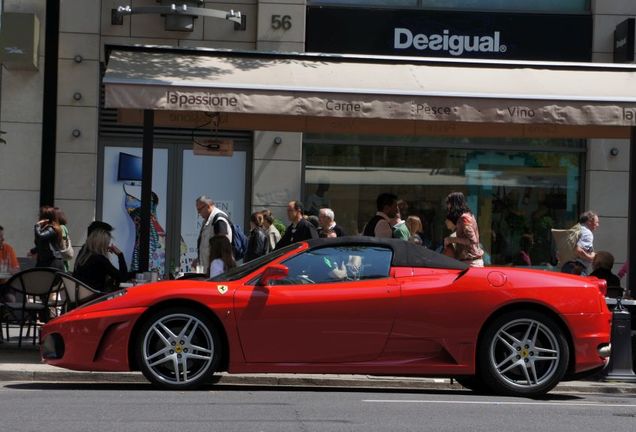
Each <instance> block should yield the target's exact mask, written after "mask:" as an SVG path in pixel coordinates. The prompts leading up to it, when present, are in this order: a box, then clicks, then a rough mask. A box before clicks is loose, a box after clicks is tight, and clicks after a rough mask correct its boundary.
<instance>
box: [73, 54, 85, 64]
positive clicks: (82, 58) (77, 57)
mask: <svg viewBox="0 0 636 432" xmlns="http://www.w3.org/2000/svg"><path fill="white" fill-rule="evenodd" d="M73 61H74V62H75V63H81V62H82V61H84V57H82V56H81V55H79V54H78V55H76V56H75V57H73Z"/></svg>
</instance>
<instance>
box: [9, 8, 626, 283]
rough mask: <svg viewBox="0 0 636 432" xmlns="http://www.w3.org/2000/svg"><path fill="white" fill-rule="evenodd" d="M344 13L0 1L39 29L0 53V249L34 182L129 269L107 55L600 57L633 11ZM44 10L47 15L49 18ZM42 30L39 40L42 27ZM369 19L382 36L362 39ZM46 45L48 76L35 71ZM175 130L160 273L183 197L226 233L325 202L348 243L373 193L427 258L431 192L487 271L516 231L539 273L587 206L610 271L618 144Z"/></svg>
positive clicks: (125, 158)
mask: <svg viewBox="0 0 636 432" xmlns="http://www.w3.org/2000/svg"><path fill="white" fill-rule="evenodd" d="M307 3H308V4H307ZM344 3H345V2H338V5H337V6H336V5H334V4H329V3H328V2H322V1H314V2H305V1H300V0H277V1H249V0H244V1H239V2H232V3H223V2H210V1H206V2H205V3H204V5H202V6H201V7H203V6H204V7H206V8H208V9H215V10H224V11H228V10H230V9H234V10H238V11H240V12H241V13H242V14H243V15H244V16H245V17H246V18H245V20H244V26H240V25H238V26H237V25H235V24H234V23H232V22H229V21H227V20H223V19H218V18H208V17H202V16H201V17H198V18H196V19H195V20H194V22H193V28H192V31H191V32H190V31H188V32H183V31H174V30H166V26H167V25H168V24H167V23H166V21H165V18H164V17H162V16H160V15H158V14H133V15H130V16H128V15H127V16H123V17H121V19H119V20H118V19H115V18H114V17H113V10H115V9H117V7H119V6H130V7H131V8H132V9H133V10H134V9H135V8H140V7H149V6H157V5H158V2H156V1H154V0H145V1H143V0H139V1H136V0H132V1H131V0H129V1H124V0H102V1H97V0H89V1H86V0H83V1H81V0H60V1H57V2H51V1H49V2H45V1H43V0H40V1H36V0H33V1H30V0H28V1H15V0H14V1H6V0H5V1H4V19H3V20H2V21H3V23H2V25H3V26H4V27H5V28H6V22H7V19H12V18H13V19H15V18H16V17H18V16H19V17H21V18H23V17H24V15H26V16H27V18H28V17H29V16H33V17H35V18H36V19H35V20H33V22H34V23H35V24H34V29H37V36H38V39H37V41H34V44H33V46H34V47H35V48H34V49H35V52H36V56H35V60H34V61H32V62H31V63H33V65H31V63H29V66H28V67H27V66H25V65H24V64H22V65H18V66H15V65H12V64H11V62H9V61H7V59H6V55H5V57H3V61H4V62H5V65H4V67H3V68H2V89H1V93H0V107H1V111H0V129H1V130H3V131H6V132H7V133H6V135H4V136H3V137H4V139H5V140H6V141H7V144H6V145H2V144H0V170H1V174H0V179H2V180H1V181H0V203H2V204H1V205H0V225H2V226H4V227H5V236H6V237H7V239H8V241H9V242H10V243H12V244H13V245H14V246H15V247H16V250H17V251H18V254H19V255H25V254H26V251H27V250H28V249H29V248H30V247H31V245H32V225H33V223H34V222H35V220H36V218H37V208H38V207H39V205H40V203H41V201H42V196H43V195H46V190H47V188H50V189H51V191H52V192H51V193H50V194H49V195H52V197H49V199H48V200H49V201H50V202H52V200H51V199H50V198H52V199H53V200H54V202H55V205H57V206H59V207H61V208H63V209H64V210H65V211H66V213H67V215H68V216H69V225H70V230H71V236H72V238H73V240H74V243H75V244H76V245H80V244H82V243H83V240H84V235H85V234H84V231H85V227H86V226H87V225H88V223H89V222H90V221H91V220H93V219H95V218H98V219H104V220H107V221H110V222H113V223H114V224H115V225H116V227H117V229H116V234H115V236H116V238H119V239H120V240H121V241H122V242H124V241H125V242H126V246H125V247H124V249H125V251H126V253H127V257H128V260H129V263H130V262H132V261H133V260H134V253H135V252H134V248H135V245H134V238H135V235H134V229H135V224H134V218H135V210H136V209H137V208H138V198H139V194H138V189H139V183H138V180H139V178H138V173H137V172H136V170H135V167H136V166H137V164H138V163H139V159H138V158H139V156H140V154H141V153H140V151H141V150H140V148H141V130H140V126H139V125H138V124H135V122H134V121H133V122H125V121H122V119H121V118H118V117H117V114H116V113H114V112H112V111H109V110H105V109H102V108H101V106H102V105H101V104H102V92H101V76H102V73H103V70H104V64H105V60H106V58H105V56H106V54H107V51H106V50H105V47H106V46H108V45H132V44H140V45H156V46H169V47H177V48H184V49H187V48H222V49H236V50H258V51H286V52H287V51H291V52H303V51H319V52H348V53H359V54H391V55H410V56H446V57H451V58H475V57H477V58H491V59H506V60H511V59H512V60H514V59H522V60H551V61H557V60H564V61H581V62H586V61H594V62H611V61H613V52H614V39H613V35H614V30H615V28H616V26H617V25H618V24H619V23H620V22H622V21H624V20H625V19H626V18H627V17H630V16H634V15H636V5H634V4H632V3H633V2H627V1H618V0H612V1H608V0H605V1H592V2H591V4H590V3H589V2H588V1H585V0H571V1H567V2H558V3H559V4H558V8H559V9H556V10H555V9H553V7H554V6H552V3H553V2H547V1H546V2H541V1H518V2H514V3H511V2H509V1H508V2H502V1H496V0H485V1H482V2H462V1H461V0H458V1H455V2H435V1H426V0H412V1H367V0H357V1H350V2H346V3H347V4H346V5H345V4H344ZM57 4H59V19H57V20H51V10H52V8H54V7H55V5H57ZM475 4H478V8H477V9H474V6H473V5H475ZM47 5H48V6H47ZM52 5H53V6H52ZM47 7H48V11H47ZM551 8H552V9H551ZM16 14H18V15H16ZM47 18H48V19H47ZM427 20H428V21H427ZM29 22H30V21H29ZM423 22H424V23H427V25H423V24H422V23H423ZM431 23H435V25H437V27H435V28H433V29H431V27H432V26H433V24H431ZM55 25H57V27H58V28H57V31H56V32H53V33H52V32H51V31H50V30H51V27H49V28H48V30H49V31H47V26H55ZM381 25H385V26H386V28H387V30H386V31H387V32H388V33H382V32H381V31H379V30H378V28H379V27H381ZM418 26H419V27H418ZM573 29H576V31H574V30H573ZM369 30H372V32H370V31H369ZM470 31H474V33H470ZM52 34H53V35H56V36H57V50H56V52H57V58H56V59H55V62H54V63H53V64H57V77H56V79H55V80H53V81H54V82H53V83H52V79H51V76H52V75H51V74H50V73H47V70H46V68H45V65H47V62H46V59H47V58H49V59H50V58H51V48H50V47H51V46H52V45H53V44H54V42H55V41H54V39H55V37H54V36H51V35H52ZM380 34H382V35H383V36H382V37H380ZM459 35H461V36H466V37H465V38H461V39H460V38H457V37H455V36H459ZM47 46H48V47H49V48H47ZM6 47H7V45H6V43H5V45H4V46H3V48H5V50H6ZM47 49H48V50H49V51H48V52H47ZM51 86H53V88H54V90H55V92H56V93H57V95H54V96H55V97H54V99H53V102H51V95H52V93H54V92H52V91H51ZM52 104H53V105H52ZM53 106H54V107H55V109H54V112H53V111H51V110H52V109H53V108H52V107H53ZM52 113H53V114H54V115H51V114H52ZM173 120H174V119H173ZM178 120H179V119H176V120H175V121H174V122H173V123H170V121H166V122H165V123H163V124H160V125H158V129H157V131H156V145H155V147H156V150H155V153H154V169H153V171H154V177H153V192H155V193H156V196H157V199H158V200H157V203H156V206H155V207H156V208H155V212H154V214H155V216H156V218H155V219H156V220H155V223H154V226H155V228H154V233H155V235H156V241H157V247H158V250H159V252H158V253H157V254H156V256H155V257H154V259H155V260H156V264H157V265H160V264H159V263H163V264H162V265H163V269H162V270H164V271H167V270H171V269H173V268H175V267H179V266H184V265H187V264H188V263H189V258H191V257H192V254H193V248H194V247H195V246H194V244H195V243H193V242H195V240H196V234H197V219H196V212H195V208H194V198H196V196H199V195H203V194H205V195H210V196H211V197H212V198H213V199H215V200H217V201H218V203H219V205H220V206H221V207H223V208H224V209H226V210H228V211H229V212H230V213H232V218H233V219H234V220H235V221H236V222H239V223H241V225H243V224H245V221H246V220H247V216H248V215H249V213H251V211H255V210H259V209H261V208H265V207H266V208H271V209H272V210H273V211H274V213H275V214H276V215H277V216H278V217H280V218H281V219H283V220H284V219H285V206H286V204H287V202H288V201H289V200H292V199H297V198H302V199H303V200H305V201H306V202H307V204H308V206H309V207H310V208H311V207H312V206H314V207H319V206H320V205H324V204H328V205H330V206H331V207H332V208H334V210H335V211H336V217H337V220H338V222H339V223H341V224H342V225H344V226H345V227H346V228H347V230H348V231H349V232H351V233H353V232H356V231H361V229H362V225H363V224H364V222H365V221H366V219H368V217H369V216H370V214H372V213H373V211H374V199H375V196H376V195H377V193H379V192H384V191H390V192H394V193H396V194H398V195H399V196H400V197H402V198H403V199H405V200H406V201H407V202H408V205H409V210H408V212H409V214H412V215H418V216H420V218H422V219H423V220H424V222H425V226H426V228H425V230H426V233H427V235H428V237H429V239H430V243H431V246H433V247H434V246H435V245H436V244H437V243H439V241H440V239H441V238H442V236H443V235H444V231H443V229H444V228H443V222H444V221H443V217H442V216H443V214H442V213H443V208H442V200H443V197H444V196H445V195H446V194H447V193H448V192H450V191H452V190H462V191H464V192H465V193H466V194H467V195H468V196H470V197H471V206H472V207H473V210H474V211H475V212H476V214H477V215H478V217H479V222H480V227H481V229H482V240H483V243H484V245H485V246H486V249H487V250H489V251H490V253H491V255H492V261H493V263H497V264H509V263H512V262H513V261H514V258H515V255H516V254H517V252H518V250H519V248H520V245H521V242H522V240H521V237H522V236H523V234H524V233H527V232H530V233H531V234H532V235H533V241H534V243H535V246H534V249H535V251H537V252H535V253H534V254H533V256H534V258H535V259H534V261H535V263H536V264H537V265H540V264H543V263H544V262H546V261H548V260H549V256H548V255H549V250H547V249H546V248H548V247H549V245H547V244H546V242H549V235H548V234H547V233H549V228H550V227H561V228H562V227H564V226H566V225H568V224H571V223H572V222H573V220H574V219H575V217H576V215H577V214H578V213H579V212H580V211H582V210H584V209H588V208H591V209H595V210H597V211H598V213H599V214H600V216H601V228H600V229H599V231H598V232H597V238H596V248H597V250H609V251H611V252H612V253H613V254H614V255H615V257H616V260H617V265H620V263H622V262H623V261H624V260H625V259H626V255H627V244H626V234H625V233H626V231H627V185H628V176H629V150H630V149H629V141H628V140H620V139H616V140H600V139H588V140H586V139H565V138H554V139H541V140H537V139H519V138H516V139H507V138H488V137H484V136H479V135H475V136H459V137H458V136H446V137H443V136H441V135H444V134H440V133H436V132H439V131H434V130H433V131H431V136H430V137H424V138H421V139H410V138H409V139H406V138H404V137H399V136H394V135H391V134H389V133H387V134H386V135H384V136H378V135H375V136H370V135H359V136H350V135H347V136H341V135H336V134H301V133H295V132H276V131H267V130H255V131H251V132H248V133H245V132H238V131H227V130H215V128H214V119H210V122H205V123H201V124H200V125H198V126H197V127H189V128H182V127H176V126H178ZM52 131H54V134H53V135H51V134H52ZM446 135H452V134H446ZM209 139H213V140H226V141H230V142H231V143H232V148H233V152H232V155H231V156H221V157H214V156H201V155H198V154H197V148H198V147H197V145H201V144H205V142H206V140H209ZM51 167H54V170H53V171H52V172H51ZM48 179H51V180H52V184H49V183H47V181H48ZM608 191H611V193H608ZM161 250H163V254H162V253H161ZM540 251H543V252H542V253H543V255H542V253H541V252H540ZM151 259H152V258H151Z"/></svg>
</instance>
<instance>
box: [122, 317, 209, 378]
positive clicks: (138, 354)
mask: <svg viewBox="0 0 636 432" xmlns="http://www.w3.org/2000/svg"><path fill="white" fill-rule="evenodd" d="M134 350H135V358H136V360H137V364H138V365H139V368H140V369H141V372H142V373H143V374H144V376H145V377H146V379H147V380H148V381H150V382H151V383H152V384H153V385H155V386H156V387H159V388H162V389H168V390H193V389H196V388H199V387H201V386H202V385H204V384H206V383H208V382H210V381H211V378H212V375H213V374H214V372H215V371H216V369H217V366H218V364H219V359H220V358H221V354H222V353H221V350H222V345H221V339H220V337H219V335H218V330H217V328H216V327H215V325H214V323H213V322H212V320H211V319H210V318H209V317H208V316H206V315H205V314H204V313H202V312H200V311H198V310H196V309H191V308H187V307H174V308H168V309H162V310H159V311H157V312H155V313H153V314H152V315H150V316H149V317H148V318H147V319H146V320H145V321H144V323H143V324H142V325H141V327H140V329H139V333H138V336H137V340H136V341H135V345H134ZM175 370H176V372H175Z"/></svg>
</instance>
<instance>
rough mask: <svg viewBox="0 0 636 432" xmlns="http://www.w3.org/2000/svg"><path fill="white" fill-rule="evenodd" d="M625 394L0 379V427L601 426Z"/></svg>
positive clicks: (627, 403) (620, 415) (618, 413)
mask: <svg viewBox="0 0 636 432" xmlns="http://www.w3.org/2000/svg"><path fill="white" fill-rule="evenodd" d="M634 424H636V400H635V399H634V398H633V396H629V395H607V394H606V395H603V394H593V395H592V394H576V393H567V394H566V393H551V394H549V396H548V397H546V398H542V399H523V398H503V397H485V396H478V395H475V394H472V393H470V392H468V391H462V390H459V391H421V390H419V391H417V390H416V391H413V390H410V391H397V390H391V391H352V390H347V389H315V388H289V387H271V386H259V387H246V386H218V385H217V386H210V387H208V388H206V389H204V390H200V391H192V392H165V391H157V390H153V389H152V388H151V387H150V386H149V385H145V384H98V383H81V384H77V383H75V384H74V383H34V382H5V383H0V431H2V432H4V431H21V432H22V431H34V432H42V431H47V432H58V431H59V432H74V431H82V432H85V431H88V430H90V431H152V432H162V431H171V432H173V431H180V432H188V431H197V432H199V431H223V432H233V431H236V432H239V431H240V432H246V431H255V432H260V431H263V432H265V431H271V432H286V431H301V432H309V431H321V432H322V431H327V432H328V431H360V432H362V431H364V432H371V431H429V430H430V431H460V430H461V431H467V430H469V431H488V432H490V431H498V430H506V431H520V432H521V431H523V432H527V431H528V430H538V431H548V430H550V431H576V432H584V431H594V432H598V431H603V430H626V431H627V430H634Z"/></svg>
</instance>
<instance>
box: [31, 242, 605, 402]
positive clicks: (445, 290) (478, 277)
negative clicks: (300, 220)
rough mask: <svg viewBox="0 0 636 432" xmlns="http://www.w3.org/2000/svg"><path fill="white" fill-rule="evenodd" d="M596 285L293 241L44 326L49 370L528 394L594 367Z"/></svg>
mask: <svg viewBox="0 0 636 432" xmlns="http://www.w3.org/2000/svg"><path fill="white" fill-rule="evenodd" d="M605 289H606V285H605V281H600V280H598V279H595V278H582V277H578V276H571V275H565V274H560V273H552V272H547V271H539V270H523V269H520V268H511V267H502V268H498V267H486V268H470V267H468V266H467V265H466V264H464V263H462V262H459V261H456V260H454V259H451V258H447V257H445V256H443V255H440V254H437V253H435V252H432V251H430V250H428V249H426V248H424V247H422V246H418V245H415V244H412V243H408V242H405V241H401V240H381V239H374V238H368V237H343V238H340V239H319V240H311V241H308V242H301V243H297V244H294V245H291V246H288V247H286V248H283V249H280V250H277V251H275V252H273V253H271V254H269V255H266V256H264V257H261V258H259V259H256V260H254V261H251V262H248V263H247V264H244V265H242V266H240V267H237V268H235V269H232V270H231V271H228V272H226V273H224V274H222V275H220V276H217V277H216V278H213V279H211V280H193V279H190V280H176V281H164V282H158V283H151V284H147V285H139V286H136V287H134V288H130V289H126V290H121V291H118V292H114V293H111V294H109V295H106V296H104V297H101V298H99V299H97V300H95V301H93V302H91V303H89V304H86V305H83V306H81V307H79V308H77V309H74V310H72V311H70V312H68V313H66V314H64V315H62V316H60V317H59V318H56V319H54V320H52V321H50V322H49V323H48V324H46V325H45V326H44V328H43V331H42V335H41V340H42V342H41V354H42V358H43V359H44V361H45V362H46V363H48V364H51V365H55V366H60V367H64V368H68V369H76V370H91V371H131V370H141V371H142V372H143V374H144V375H145V376H146V378H147V379H148V380H149V381H151V382H152V383H153V384H155V385H157V386H159V387H162V388H168V389H191V388H196V387H198V386H200V385H202V384H205V383H206V382H210V380H211V376H212V375H213V374H214V373H215V372H217V371H228V372H230V373H262V372H269V373H277V372H285V373H337V374H347V373H351V374H372V375H401V376H436V377H454V378H456V379H457V380H458V381H459V382H460V383H462V384H463V385H465V386H466V387H468V388H472V389H475V390H480V391H490V392H494V393H498V394H506V395H518V396H537V395H540V394H544V393H546V392H548V391H550V389H552V388H553V387H554V386H556V385H557V384H558V383H559V381H561V380H563V379H568V378H572V377H574V376H577V377H580V376H581V375H582V374H585V373H592V372H594V371H596V370H598V369H599V368H601V367H602V366H603V365H604V363H605V361H606V358H607V357H608V356H609V351H610V349H609V341H610V321H611V314H610V312H609V310H608V308H607V306H606V304H605V297H604V291H605Z"/></svg>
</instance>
